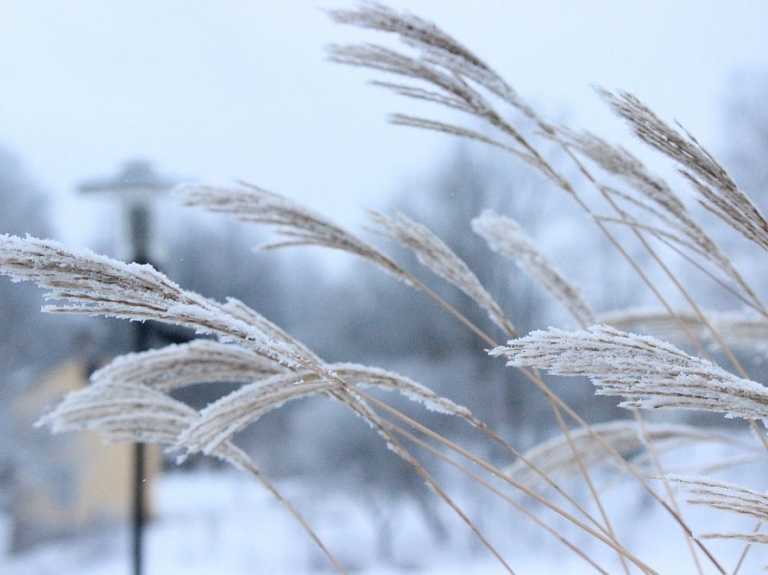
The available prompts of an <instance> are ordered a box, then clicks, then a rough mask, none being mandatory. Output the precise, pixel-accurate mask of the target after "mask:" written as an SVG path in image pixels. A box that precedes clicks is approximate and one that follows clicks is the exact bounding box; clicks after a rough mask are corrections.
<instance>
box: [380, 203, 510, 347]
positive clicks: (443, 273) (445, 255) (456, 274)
mask: <svg viewBox="0 0 768 575" xmlns="http://www.w3.org/2000/svg"><path fill="white" fill-rule="evenodd" d="M369 215H370V219H371V222H372V227H371V230H372V231H374V232H376V233H377V234H379V235H382V236H384V237H386V238H389V239H390V240H392V241H395V242H397V243H399V244H400V245H402V246H404V247H407V248H409V249H411V250H413V252H414V253H415V254H416V257H417V258H418V260H419V262H420V263H421V264H422V265H424V266H426V267H427V268H429V269H430V270H431V271H432V272H434V273H435V274H437V275H438V276H440V277H442V278H443V279H444V280H446V281H448V282H449V283H451V284H453V285H454V286H456V287H457V288H459V289H460V290H461V291H463V292H464V293H465V294H467V295H468V296H469V297H471V298H472V299H473V300H475V301H476V302H477V304H478V305H479V306H480V307H481V308H483V309H484V310H485V311H486V312H487V313H488V317H490V318H491V320H492V321H493V322H494V323H495V324H496V325H497V326H499V328H501V329H502V330H504V331H505V332H506V333H507V334H509V335H511V336H515V335H516V331H515V328H514V326H513V325H512V323H511V322H510V321H509V320H508V319H507V317H506V316H505V315H504V312H503V311H502V310H501V308H500V307H499V304H497V303H496V301H495V300H494V299H493V297H492V296H491V294H489V293H488V291H487V290H486V289H485V288H484V287H483V285H482V284H481V283H480V280H479V279H477V276H476V275H475V274H474V273H472V270H470V269H469V266H467V264H466V263H464V261H462V260H461V258H459V256H457V255H456V254H455V253H454V252H453V251H452V250H451V249H450V248H449V247H448V246H447V245H445V243H443V241H442V240H440V238H438V237H437V236H436V235H435V234H433V233H432V232H431V231H430V230H429V228H427V227H426V226H424V225H422V224H419V223H417V222H414V221H413V220H411V219H409V218H407V217H406V216H404V215H403V214H397V215H396V216H395V217H389V216H386V215H384V214H382V213H379V212H375V211H371V212H369Z"/></svg>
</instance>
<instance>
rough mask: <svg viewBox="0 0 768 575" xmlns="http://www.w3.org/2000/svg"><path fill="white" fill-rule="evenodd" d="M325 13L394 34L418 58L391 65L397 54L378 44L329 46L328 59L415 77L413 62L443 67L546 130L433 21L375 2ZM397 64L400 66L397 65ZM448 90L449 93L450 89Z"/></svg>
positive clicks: (487, 68)
mask: <svg viewBox="0 0 768 575" xmlns="http://www.w3.org/2000/svg"><path fill="white" fill-rule="evenodd" d="M328 14H329V15H330V16H331V18H332V19H333V20H334V21H335V22H338V23H340V24H350V25H353V26H357V27H359V28H367V29H369V30H378V31H381V32H389V33H394V34H397V35H398V36H399V38H400V40H401V41H402V42H403V43H404V44H405V45H406V46H408V47H410V48H413V49H414V50H416V51H417V52H418V53H419V56H420V58H419V60H418V61H417V60H410V61H408V62H397V60H395V61H394V62H393V63H392V64H391V65H389V66H386V63H387V60H388V58H390V57H391V56H392V55H395V56H399V54H397V53H396V52H395V53H391V54H386V53H385V54H381V55H379V54H377V53H376V51H378V50H384V49H382V48H379V47H377V46H342V47H339V46H332V47H331V49H330V54H331V56H330V57H331V60H333V61H335V62H340V63H344V64H352V65H358V66H366V67H371V68H376V67H379V66H381V67H382V68H380V69H384V70H385V71H388V72H396V73H399V74H402V75H406V76H409V75H411V76H413V77H416V78H421V77H423V76H421V75H420V74H413V73H412V72H413V71H414V65H415V64H421V65H423V66H424V67H429V69H430V71H431V70H439V69H443V70H446V71H447V72H448V73H449V75H450V76H455V77H456V78H457V79H461V78H465V79H468V80H471V81H473V82H475V83H476V84H477V85H479V86H482V87H483V88H485V89H486V90H488V91H489V92H491V93H493V94H495V95H496V96H498V97H500V98H502V99H503V100H504V101H506V102H507V103H508V104H510V105H511V106H513V107H515V108H517V109H518V110H520V111H521V112H523V113H524V114H525V115H526V116H527V117H528V118H530V119H532V120H534V121H536V122H537V123H539V124H541V126H542V127H545V126H546V127H547V128H548V129H549V126H548V124H546V123H545V122H544V121H543V120H541V118H540V117H539V116H538V114H536V112H535V111H534V110H533V109H532V108H531V107H530V106H528V105H527V104H526V103H525V102H524V101H523V100H522V99H521V98H520V96H519V95H518V94H517V92H516V91H515V90H514V89H513V88H512V87H511V86H509V84H507V83H506V82H505V81H504V79H503V78H502V77H501V76H499V75H498V74H497V73H496V72H495V71H494V70H493V69H492V68H490V66H488V65H487V64H486V63H485V62H483V61H482V60H481V59H480V58H479V57H478V56H476V55H475V54H473V53H472V52H471V51H470V50H469V49H467V48H466V47H465V46H463V45H462V44H460V43H459V42H457V41H456V40H455V39H454V38H452V37H451V36H450V35H449V34H446V33H445V32H444V31H443V30H441V29H440V28H438V27H437V26H435V24H433V23H432V22H429V21H427V20H424V19H422V18H419V17H418V16H414V15H413V14H409V13H407V12H402V13H399V12H397V11H395V10H393V9H391V8H389V7H387V6H383V5H381V4H375V3H366V4H364V5H363V6H361V8H359V9H358V10H330V11H329V12H328ZM366 48H368V49H370V50H372V53H366V52H365V50H366ZM401 58H402V56H401ZM398 63H399V64H400V65H399V66H397V65H396V64H398ZM446 84H447V87H448V88H450V87H452V86H453V84H452V83H450V82H449V83H446ZM465 85H466V84H465ZM447 92H448V93H449V94H450V90H447ZM459 92H460V89H459Z"/></svg>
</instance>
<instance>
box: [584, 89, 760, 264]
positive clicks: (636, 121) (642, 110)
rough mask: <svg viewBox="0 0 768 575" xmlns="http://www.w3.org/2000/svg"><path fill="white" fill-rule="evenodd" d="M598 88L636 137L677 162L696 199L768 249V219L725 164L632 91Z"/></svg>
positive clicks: (745, 235)
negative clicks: (729, 172)
mask: <svg viewBox="0 0 768 575" xmlns="http://www.w3.org/2000/svg"><path fill="white" fill-rule="evenodd" d="M599 92H600V94H601V95H602V97H603V99H604V100H605V101H606V102H607V103H608V104H609V105H610V106H611V108H612V109H613V111H614V112H615V113H616V114H617V115H618V116H620V117H621V118H623V119H625V120H626V121H627V122H628V123H629V125H630V126H631V128H632V131H633V132H634V134H635V135H636V136H637V137H638V138H640V139H641V140H642V141H644V142H645V143H646V144H648V145H649V146H651V147H653V148H654V149H656V150H658V151H659V152H661V153H663V154H665V155H667V156H668V157H669V158H671V159H672V160H674V161H675V162H677V164H678V167H679V169H680V172H681V173H682V174H683V176H685V177H686V178H687V179H688V180H689V181H690V182H691V184H693V186H694V188H695V189H696V190H697V191H698V192H699V194H700V195H701V198H700V202H701V204H702V205H703V206H704V207H705V208H706V209H707V210H709V211H710V212H712V213H713V214H715V215H716V216H718V217H719V218H720V219H722V220H723V221H724V222H726V223H727V224H728V225H730V226H731V227H732V228H734V229H735V230H737V231H738V232H740V233H741V234H742V235H744V237H746V238H747V239H749V240H752V241H753V242H755V243H756V244H757V245H759V246H760V247H762V248H763V249H765V250H768V221H766V219H765V217H764V216H763V214H762V213H761V212H760V210H759V209H758V208H757V206H755V204H754V203H752V200H750V199H749V197H748V196H747V195H746V194H745V193H744V192H743V191H741V190H740V189H739V187H738V186H737V185H736V182H734V181H733V179H732V178H731V176H730V175H729V174H728V172H727V171H726V170H725V168H723V167H722V166H721V165H720V164H719V163H718V162H717V160H715V158H714V157H713V156H712V155H711V154H710V153H709V152H707V151H706V150H705V149H704V148H703V147H702V146H701V145H700V144H699V142H698V141H696V139H695V138H694V137H693V136H691V135H690V134H688V133H687V132H686V133H685V135H684V136H683V135H682V134H680V133H679V132H677V131H676V130H675V129H673V128H672V127H671V126H669V125H668V124H666V123H665V122H663V121H662V120H661V119H659V117H658V116H656V114H654V113H653V112H652V111H651V110H650V109H649V108H648V107H647V106H645V105H644V104H643V103H642V102H641V101H640V100H639V99H638V98H636V97H635V96H633V95H632V94H629V93H626V92H622V93H620V94H618V95H615V94H611V93H610V92H608V91H606V90H600V91H599Z"/></svg>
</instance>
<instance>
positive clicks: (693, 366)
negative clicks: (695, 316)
mask: <svg viewBox="0 0 768 575" xmlns="http://www.w3.org/2000/svg"><path fill="white" fill-rule="evenodd" d="M490 354H491V355H494V356H499V355H503V356H505V357H507V358H508V360H509V361H508V363H507V365H514V366H530V367H536V368H540V369H544V370H547V371H549V372H550V373H552V374H555V375H566V376H578V375H585V376H587V377H589V378H590V380H591V381H592V383H594V384H595V385H596V386H597V387H598V390H597V394H598V395H622V396H624V397H626V398H627V399H626V400H625V401H623V402H622V403H620V404H619V405H621V406H622V407H627V408H633V407H638V408H644V409H659V408H680V409H701V410H709V411H715V412H719V413H724V414H725V415H726V417H744V418H752V419H768V389H766V387H765V386H763V385H760V384H759V383H756V382H754V381H750V380H747V379H742V378H740V377H736V376H735V375H733V374H731V373H729V372H727V371H725V370H724V369H722V368H721V367H719V366H717V365H715V364H714V363H712V362H709V361H706V360H704V359H701V358H697V357H692V356H690V355H688V354H686V353H684V352H682V351H680V350H679V349H677V348H676V347H675V346H673V345H672V344H669V343H666V342H663V341H660V340H658V339H656V338H653V337H650V336H639V335H635V334H630V333H626V332H622V331H619V330H617V329H614V328H612V327H609V326H606V325H600V326H597V325H596V326H592V327H590V328H588V329H587V330H584V331H574V332H569V331H563V330H559V329H553V328H551V329H550V330H549V331H535V332H532V333H531V334H530V335H528V336H526V337H523V338H520V339H518V340H514V341H511V342H509V345H508V346H507V347H498V348H496V349H494V350H492V351H491V352H490Z"/></svg>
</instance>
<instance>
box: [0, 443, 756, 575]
mask: <svg viewBox="0 0 768 575" xmlns="http://www.w3.org/2000/svg"><path fill="white" fill-rule="evenodd" d="M726 449H727V448H717V450H718V451H719V453H713V450H712V449H710V450H708V451H707V452H705V453H701V452H700V453H698V454H696V455H694V456H693V461H694V462H696V463H699V462H701V461H704V460H708V461H710V460H711V459H717V458H719V457H720V456H722V455H725V450H726ZM713 456H714V457H713ZM694 467H696V466H694ZM675 470H676V471H677V470H682V471H685V468H684V467H683V466H679V465H678V466H676V469H675ZM603 475H604V478H603V479H599V480H598V485H600V486H601V487H602V488H603V489H604V494H605V497H604V505H605V507H606V508H608V509H611V510H612V512H611V518H612V521H613V525H614V528H615V530H616V531H617V532H618V533H619V536H620V538H622V540H623V541H625V542H626V543H627V546H628V547H629V548H630V549H631V550H632V551H633V552H635V553H636V554H637V555H638V556H639V557H640V558H642V559H643V560H644V561H646V562H647V563H648V564H649V565H651V567H653V568H654V569H656V570H657V571H658V572H659V573H663V574H674V575H678V574H682V573H696V572H697V571H696V568H695V567H694V565H693V563H692V562H691V559H690V553H689V551H688V547H687V545H686V543H685V542H684V540H683V539H682V538H681V537H680V528H679V527H678V526H677V525H675V524H674V523H673V522H672V521H670V520H669V519H667V517H666V516H665V515H664V514H663V513H662V512H661V511H660V510H659V508H658V506H654V505H652V504H651V503H650V501H649V498H648V497H647V496H646V495H644V494H643V493H641V492H640V491H639V490H638V489H637V487H636V486H635V485H634V484H631V483H630V482H628V481H622V480H619V481H611V480H609V479H606V477H607V476H606V475H605V474H603ZM721 477H724V478H725V479H727V480H729V481H733V482H736V483H741V484H743V485H748V486H750V487H753V488H756V489H765V487H766V485H764V484H765V483H766V481H765V479H764V478H766V477H768V474H766V473H765V466H764V465H762V464H761V465H757V466H756V465H751V466H744V467H740V468H738V469H736V470H731V471H730V472H729V473H728V474H727V476H722V475H721ZM447 483H448V484H449V485H450V486H451V489H450V491H451V493H452V495H453V496H454V497H455V499H456V501H457V503H459V504H460V505H461V506H462V508H463V509H464V510H466V511H467V513H468V514H469V515H470V516H472V517H473V518H475V520H476V522H477V525H478V527H479V528H480V529H482V530H483V532H484V533H486V534H487V535H488V537H489V539H490V540H491V541H492V542H493V544H494V545H495V546H496V547H497V548H498V550H499V551H500V552H501V553H502V555H503V556H504V558H505V559H506V560H507V561H508V563H509V565H510V567H511V568H512V569H513V570H514V572H515V573H517V574H520V575H523V574H536V575H548V574H555V573H557V574H562V573H567V574H569V575H571V574H573V575H580V574H582V573H597V572H598V571H596V570H595V569H594V568H593V567H591V566H589V565H588V564H587V563H586V562H584V561H583V560H582V559H581V558H579V557H576V556H575V555H574V554H572V553H570V552H567V551H565V550H564V549H563V547H562V546H561V545H560V544H558V543H557V542H555V540H554V538H553V537H552V536H551V535H548V534H546V533H544V532H542V531H541V530H540V529H538V528H536V527H535V526H533V525H532V524H531V522H530V521H528V520H526V519H524V518H522V517H521V515H520V514H519V513H518V512H515V511H513V510H511V509H509V508H508V507H507V506H505V505H504V504H502V503H501V502H499V501H498V500H496V499H493V498H491V497H485V496H478V495H477V490H476V489H475V487H473V486H470V485H469V483H468V482H467V480H462V479H458V478H456V477H453V478H447ZM278 485H279V488H280V489H281V490H282V492H283V493H284V494H285V495H286V496H287V497H288V498H289V499H290V500H291V501H292V502H293V503H294V504H295V505H296V506H297V507H298V508H300V509H301V510H302V511H303V513H304V515H305V517H306V519H307V520H308V521H309V523H310V524H311V525H312V526H313V527H314V528H315V529H316V531H317V533H318V535H319V536H320V537H321V538H322V539H323V540H324V541H325V543H326V544H327V546H328V547H329V548H330V549H331V551H332V552H333V553H334V554H335V555H336V556H337V557H338V559H339V560H340V561H341V562H342V563H343V564H344V565H345V567H347V568H348V570H349V571H350V572H351V573H353V572H354V573H358V574H362V575H394V574H399V573H408V574H412V575H438V574H441V575H459V574H461V575H480V574H483V575H496V574H500V573H507V571H506V570H505V569H504V568H503V567H502V566H501V565H500V564H499V563H498V561H496V560H495V559H494V558H493V557H491V556H490V554H489V553H488V552H487V551H486V550H485V549H484V548H483V547H482V545H481V544H480V543H479V542H478V541H477V539H476V538H475V536H474V535H473V534H472V533H471V532H470V531H469V529H468V528H467V527H466V526H465V525H463V524H462V523H461V522H460V521H458V520H456V518H455V517H454V516H453V515H451V512H450V510H448V509H446V508H445V507H446V506H444V505H443V506H441V507H440V509H441V511H440V514H441V519H442V520H443V521H444V522H445V524H446V527H447V532H448V538H447V540H444V541H442V542H439V541H438V540H437V538H436V536H435V535H434V532H433V530H430V529H429V528H428V527H427V523H426V522H425V521H424V518H423V515H422V514H421V513H420V512H419V511H418V510H417V507H416V505H414V504H413V503H407V502H406V503H401V504H396V506H395V508H393V509H392V510H391V518H392V521H391V524H390V526H391V528H392V533H393V537H392V545H391V549H392V552H391V556H390V558H389V559H387V560H382V559H381V553H380V548H379V543H380V538H379V537H378V535H379V534H380V526H381V524H382V523H381V515H380V514H379V515H378V516H377V515H376V514H374V513H372V512H371V511H370V507H369V506H368V505H367V504H366V503H365V502H364V501H362V500H360V499H353V498H352V497H349V496H342V495H323V494H321V493H319V492H318V491H317V490H313V491H311V492H310V491H309V490H308V489H307V488H306V487H302V486H301V484H299V483H297V482H292V481H288V482H285V481H284V482H279V483H278ZM568 485H569V486H570V487H572V488H573V489H574V490H575V491H576V492H577V493H580V498H581V499H584V500H586V499H587V496H588V492H587V490H586V488H584V487H583V485H582V484H581V483H578V482H576V481H573V482H572V483H569V484H568ZM678 500H679V501H680V502H681V503H683V500H684V497H683V496H682V495H681V496H680V497H679V498H678ZM521 501H522V499H521ZM157 503H158V511H157V517H156V518H155V519H154V520H153V522H152V523H151V525H150V527H149V529H148V534H147V541H146V562H145V573H146V575H176V574H178V575H182V574H183V575H203V574H206V575H207V574H226V575H246V574H247V575H254V574H270V575H280V574H291V575H301V574H310V573H333V572H335V571H334V570H333V568H332V566H331V565H330V564H329V563H328V561H327V560H326V559H325V557H324V556H323V555H322V553H321V552H320V551H319V550H318V549H317V548H316V546H315V545H314V543H313V542H312V541H311V540H310V539H309V537H308V536H307V535H306V534H305V533H304V532H303V531H302V529H301V528H300V527H299V526H298V524H297V523H296V521H295V520H294V519H293V517H291V516H290V515H289V514H288V513H287V512H286V510H285V509H284V508H283V507H282V505H281V504H280V503H279V502H278V501H276V500H275V499H274V498H273V497H272V496H271V495H270V494H269V493H268V492H267V491H266V490H265V489H263V488H262V487H261V485H260V484H258V483H257V482H256V481H254V480H253V479H252V478H251V477H249V476H246V475H245V474H241V473H238V472H236V471H231V470H224V471H205V472H199V471H198V472H170V473H166V474H165V475H164V476H163V477H162V479H161V480H160V484H159V487H158V492H157ZM528 508H529V509H531V510H532V511H535V512H536V513H537V514H538V515H540V516H541V517H544V518H546V519H547V520H548V521H549V523H550V524H551V525H553V526H554V527H555V528H557V530H558V532H560V533H562V534H564V535H566V536H568V537H569V538H570V539H571V540H572V541H573V542H574V543H575V544H577V545H578V546H579V547H581V548H582V549H583V550H584V551H586V552H587V553H588V554H589V555H590V556H592V557H595V558H596V559H597V560H598V563H599V564H600V565H601V566H602V567H603V568H604V569H605V570H606V571H607V572H608V573H624V569H623V568H622V567H621V566H620V564H619V563H618V561H617V559H616V555H615V553H611V552H608V551H606V549H605V548H604V547H603V546H602V545H601V544H599V543H597V542H594V541H593V540H590V539H589V538H588V537H587V536H585V535H583V534H580V533H578V532H577V531H576V530H575V529H573V528H572V527H570V526H569V525H567V524H566V523H565V522H564V521H563V520H561V519H559V518H554V517H553V516H552V515H551V514H549V513H543V512H542V509H541V507H540V506H537V505H529V506H528ZM685 515H686V518H687V519H688V520H689V521H690V524H691V527H692V528H693V530H694V532H695V533H702V532H707V531H711V530H713V529H717V530H721V531H735V530H741V531H751V530H752V529H753V528H754V527H755V522H754V521H751V520H744V519H742V518H740V517H736V518H731V517H730V516H729V515H727V514H721V513H720V514H715V515H713V513H712V512H711V511H707V510H704V509H701V508H692V507H690V506H688V507H687V508H686V510H685ZM713 517H714V518H715V521H716V523H713ZM7 528H8V524H7V521H0V529H3V530H6V531H7ZM0 535H1V534H0ZM706 544H707V546H708V547H710V548H711V549H712V550H713V551H714V552H715V553H716V555H717V557H718V559H721V560H722V563H723V566H724V568H725V570H726V572H728V573H733V570H734V567H735V565H736V563H737V561H738V557H739V555H740V554H741V552H742V551H743V549H744V546H743V544H741V543H737V542H726V543H724V542H717V541H715V542H713V541H707V542H706ZM128 547H129V538H128V531H127V528H125V529H113V530H111V531H109V532H103V533H99V534H90V535H88V536H82V537H80V538H75V539H69V540H66V541H59V542H55V543H50V544H46V545H41V546H38V547H35V548H33V549H31V550H28V551H26V552H23V553H17V554H10V555H9V554H4V555H2V556H0V573H2V574H4V575H48V574H50V575H70V574H71V575H75V574H77V575H122V574H125V575H128V574H129V573H130V564H129V561H128V556H129V553H128ZM767 564H768V553H766V552H765V550H763V549H762V548H759V547H755V548H753V549H752V550H750V552H749V554H748V556H747V560H746V562H745V564H744V565H743V566H742V568H741V570H740V571H739V573H740V574H748V573H755V572H758V571H760V570H761V568H762V567H763V566H765V565H767ZM702 566H703V570H704V573H707V574H709V573H716V572H717V571H716V570H715V569H714V568H713V567H712V565H710V564H708V563H707V562H706V561H704V560H702ZM631 572H632V573H637V572H639V571H637V570H632V571H631Z"/></svg>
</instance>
